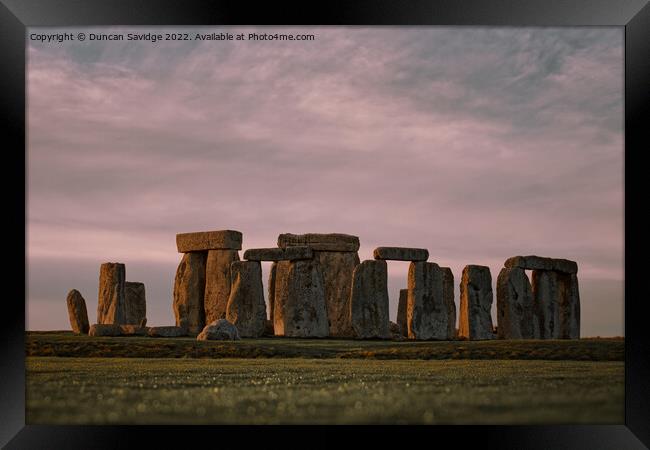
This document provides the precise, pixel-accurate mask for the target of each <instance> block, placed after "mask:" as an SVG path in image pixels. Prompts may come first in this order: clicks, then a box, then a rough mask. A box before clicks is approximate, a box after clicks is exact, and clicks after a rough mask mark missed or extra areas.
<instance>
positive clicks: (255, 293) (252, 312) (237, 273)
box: [226, 261, 266, 337]
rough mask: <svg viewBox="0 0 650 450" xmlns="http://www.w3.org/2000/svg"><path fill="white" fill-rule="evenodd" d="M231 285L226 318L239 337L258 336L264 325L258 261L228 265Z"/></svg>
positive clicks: (264, 317) (264, 318) (236, 262)
mask: <svg viewBox="0 0 650 450" xmlns="http://www.w3.org/2000/svg"><path fill="white" fill-rule="evenodd" d="M230 270H231V272H232V285H231V287H230V298H229V299H228V307H227V308H226V319H227V320H228V322H230V323H232V324H233V325H235V326H236V327H237V330H238V331H239V335H240V336H241V337H260V336H262V334H264V328H265V326H266V303H265V302H264V286H263V285H262V266H261V265H260V262H259V261H235V262H233V263H232V264H231V265H230Z"/></svg>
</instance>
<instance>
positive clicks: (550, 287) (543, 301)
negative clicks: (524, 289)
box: [531, 270, 563, 339]
mask: <svg viewBox="0 0 650 450" xmlns="http://www.w3.org/2000/svg"><path fill="white" fill-rule="evenodd" d="M531 278H532V280H531V284H532V290H533V316H534V323H533V326H534V329H533V335H534V336H535V338H539V339H559V338H560V303H561V300H560V298H561V296H562V294H563V292H561V291H562V286H560V280H559V278H562V275H560V274H559V273H558V272H554V271H550V270H533V276H532V277H531Z"/></svg>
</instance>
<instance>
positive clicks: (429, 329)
mask: <svg viewBox="0 0 650 450" xmlns="http://www.w3.org/2000/svg"><path fill="white" fill-rule="evenodd" d="M444 272H445V271H444V270H442V269H441V268H440V266H438V264H436V263H429V262H424V261H418V262H412V263H411V264H410V266H409V274H408V300H407V307H406V322H407V327H408V337H409V339H418V340H429V339H437V340H446V339H453V337H454V336H453V333H452V334H451V335H450V333H449V330H450V329H453V326H450V324H449V322H450V317H451V306H450V305H449V298H448V297H449V294H448V293H447V290H446V288H445V285H448V283H449V281H445V277H447V278H448V276H447V275H445V273H444ZM452 284H453V281H452ZM445 297H447V298H445ZM452 302H453V296H452ZM454 308H455V307H454ZM454 316H455V312H454Z"/></svg>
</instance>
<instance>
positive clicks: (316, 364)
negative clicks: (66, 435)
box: [27, 357, 624, 424]
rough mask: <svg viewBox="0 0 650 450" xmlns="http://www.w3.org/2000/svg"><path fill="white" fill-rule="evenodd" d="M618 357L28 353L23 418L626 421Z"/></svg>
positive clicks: (46, 420) (84, 420) (59, 420)
mask: <svg viewBox="0 0 650 450" xmlns="http://www.w3.org/2000/svg"><path fill="white" fill-rule="evenodd" d="M623 369H624V367H623V363H622V362H585V361H513V360H510V361H504V360H491V361H488V360H447V361H419V360H410V361H402V360H387V361H378V360H359V359H296V358H292V359H275V358H273V359H219V360H212V359H151V358H149V359H145V358H56V357H54V358H51V357H29V358H27V370H28V377H27V423H29V424H165V423H187V424H195V423H196V424H198V423H223V424H274V423H288V424H294V423H333V424H336V423H346V424H347V423H349V424H354V423H396V424H399V423H405V424H437V423H454V424H479V423H480V424H522V423H529V424H530V423H553V424H557V423H619V424H620V423H623V420H624V390H623Z"/></svg>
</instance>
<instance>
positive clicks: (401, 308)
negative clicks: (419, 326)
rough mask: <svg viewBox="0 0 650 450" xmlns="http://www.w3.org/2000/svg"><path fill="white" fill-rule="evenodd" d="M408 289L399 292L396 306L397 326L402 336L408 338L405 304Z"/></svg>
mask: <svg viewBox="0 0 650 450" xmlns="http://www.w3.org/2000/svg"><path fill="white" fill-rule="evenodd" d="M408 295H409V290H408V289H400V290H399V303H398V304H397V325H399V330H400V333H401V334H402V336H404V337H408V335H409V331H408V325H407V323H406V304H407V303H408Z"/></svg>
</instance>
